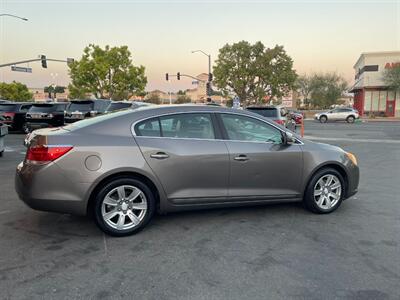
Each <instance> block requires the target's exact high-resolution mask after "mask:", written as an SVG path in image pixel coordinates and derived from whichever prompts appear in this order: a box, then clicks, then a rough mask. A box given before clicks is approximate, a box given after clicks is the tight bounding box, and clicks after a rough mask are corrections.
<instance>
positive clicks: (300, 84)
mask: <svg viewBox="0 0 400 300" xmlns="http://www.w3.org/2000/svg"><path fill="white" fill-rule="evenodd" d="M312 79H313V77H312V76H307V75H301V76H299V77H298V78H297V80H296V88H297V90H298V92H299V93H300V95H301V96H302V97H303V98H304V103H305V104H306V106H308V105H309V97H310V95H311V92H312V90H313V80H312Z"/></svg>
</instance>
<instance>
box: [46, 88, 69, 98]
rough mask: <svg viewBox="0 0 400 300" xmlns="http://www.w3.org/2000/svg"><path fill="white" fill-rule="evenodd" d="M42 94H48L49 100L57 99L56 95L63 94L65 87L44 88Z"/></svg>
mask: <svg viewBox="0 0 400 300" xmlns="http://www.w3.org/2000/svg"><path fill="white" fill-rule="evenodd" d="M44 92H45V93H48V94H49V98H51V99H56V98H57V94H59V93H64V92H65V87H63V86H59V85H56V86H53V85H50V86H45V87H44Z"/></svg>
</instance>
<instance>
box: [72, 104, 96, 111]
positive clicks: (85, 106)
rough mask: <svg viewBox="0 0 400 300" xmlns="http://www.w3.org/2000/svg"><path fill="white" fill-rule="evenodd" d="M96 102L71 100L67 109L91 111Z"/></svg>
mask: <svg viewBox="0 0 400 300" xmlns="http://www.w3.org/2000/svg"><path fill="white" fill-rule="evenodd" d="M93 106H94V103H93V102H82V103H79V102H71V103H70V105H69V106H68V108H67V111H69V112H74V111H82V112H89V111H91V110H93Z"/></svg>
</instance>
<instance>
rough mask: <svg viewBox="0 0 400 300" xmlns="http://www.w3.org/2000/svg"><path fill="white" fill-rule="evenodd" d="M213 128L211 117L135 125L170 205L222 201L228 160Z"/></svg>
mask: <svg viewBox="0 0 400 300" xmlns="http://www.w3.org/2000/svg"><path fill="white" fill-rule="evenodd" d="M213 124H214V121H213V117H212V115H211V114H208V113H180V114H172V115H167V116H160V117H157V118H152V119H149V120H144V121H142V122H139V123H138V124H136V125H135V133H136V137H135V139H136V141H137V143H138V144H139V146H140V149H141V151H142V153H143V155H144V157H145V159H146V161H147V163H148V164H149V165H150V167H151V169H152V170H153V171H154V173H155V174H156V176H157V177H158V179H159V180H160V182H161V184H162V186H163V187H164V190H165V192H166V194H167V197H168V199H169V200H170V201H172V202H173V203H176V204H186V203H191V204H196V203H204V202H207V201H218V200H221V201H224V200H225V198H226V196H227V192H228V174H229V156H228V151H227V148H226V145H225V143H224V141H223V140H220V139H219V140H217V139H216V137H217V134H216V132H215V130H214V126H213Z"/></svg>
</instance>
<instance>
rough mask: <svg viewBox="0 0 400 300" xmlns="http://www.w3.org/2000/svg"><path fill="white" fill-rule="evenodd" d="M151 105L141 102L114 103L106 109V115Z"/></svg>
mask: <svg viewBox="0 0 400 300" xmlns="http://www.w3.org/2000/svg"><path fill="white" fill-rule="evenodd" d="M149 105H152V104H151V103H146V102H140V101H112V102H111V103H110V104H109V106H108V107H107V109H106V111H105V112H106V113H109V112H113V111H116V110H121V109H127V108H131V109H136V108H138V107H143V106H149Z"/></svg>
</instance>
